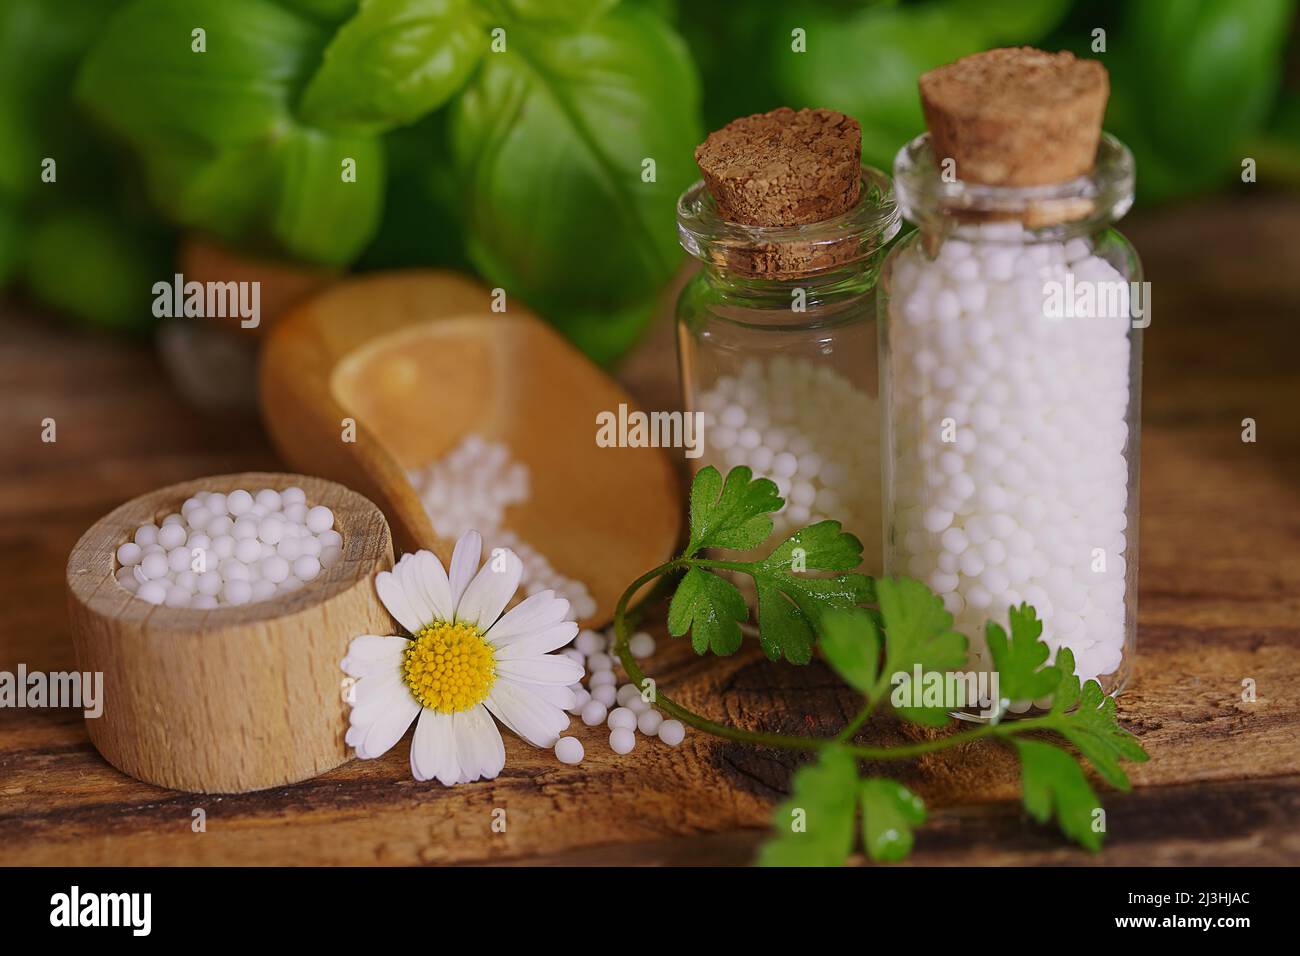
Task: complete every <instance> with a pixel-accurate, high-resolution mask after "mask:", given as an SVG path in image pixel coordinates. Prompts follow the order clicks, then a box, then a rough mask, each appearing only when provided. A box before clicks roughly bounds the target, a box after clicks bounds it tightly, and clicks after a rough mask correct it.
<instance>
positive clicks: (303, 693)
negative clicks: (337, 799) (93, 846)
mask: <svg viewBox="0 0 1300 956" xmlns="http://www.w3.org/2000/svg"><path fill="white" fill-rule="evenodd" d="M292 485H297V486H299V487H301V488H302V489H303V490H304V491H305V492H306V493H307V500H308V501H309V502H311V503H312V504H322V505H325V506H326V507H328V508H330V509H331V510H333V512H334V522H335V523H334V526H335V528H336V529H337V530H338V531H339V533H340V534H342V535H343V556H342V558H341V559H340V560H339V561H338V563H336V564H335V565H333V566H332V567H330V568H328V569H327V570H324V571H322V572H321V574H320V576H319V577H317V578H316V579H315V580H314V581H311V582H309V583H307V584H306V585H305V586H304V587H302V588H300V589H298V590H297V591H293V592H290V593H289V594H287V595H284V596H277V597H275V598H272V599H271V600H269V601H264V602H261V603H258V604H247V605H244V606H242V607H233V608H219V609H216V610H210V611H205V610H199V609H191V608H170V607H166V606H163V605H153V604H149V603H148V602H146V601H143V600H141V599H139V598H137V597H135V596H134V595H133V594H132V593H131V592H129V591H127V590H126V589H125V588H123V587H122V586H121V585H119V584H118V583H117V581H116V579H115V578H114V576H113V572H114V569H115V567H116V560H117V559H116V551H117V548H118V546H119V545H121V544H123V543H124V542H126V541H128V540H130V537H131V535H132V533H133V532H134V530H135V529H136V528H137V527H139V526H140V525H141V524H144V523H146V522H151V521H152V522H158V521H161V520H162V519H163V518H164V517H166V516H167V515H168V514H171V513H173V512H177V511H179V510H180V506H181V504H182V503H183V502H184V501H185V499H186V498H189V497H191V496H192V495H194V494H195V493H196V492H199V491H204V490H208V491H221V492H230V491H233V490H235V489H236V488H244V489H248V490H250V491H256V490H258V489H260V488H275V489H277V490H281V489H284V488H288V487H290V486H292ZM392 566H393V546H392V538H391V536H390V534H389V530H388V524H387V522H386V521H385V520H384V517H383V515H382V514H380V512H379V509H378V508H376V507H375V506H374V505H373V504H371V502H370V501H368V500H366V499H365V498H363V497H362V496H361V495H359V494H357V493H356V492H353V491H349V490H348V489H347V488H344V487H343V486H342V485H337V484H334V483H333V482H330V481H325V480H323V479H320V478H311V477H307V476H305V475H290V474H266V473H261V472H245V473H243V474H237V475H220V476H216V477H212V478H200V479H198V480H196V481H187V482H183V483H181V484H177V485H171V486H169V487H167V488H161V489H159V490H157V491H153V492H150V493H149V494H146V495H141V496H140V497H139V498H136V499H134V500H132V501H129V502H127V503H126V504H124V505H122V506H121V507H120V508H118V509H116V510H115V511H113V512H112V513H111V514H109V515H108V516H106V517H104V518H102V519H100V520H99V521H98V522H96V524H95V525H94V526H93V527H91V529H90V530H89V531H87V532H86V533H85V534H84V535H82V537H81V540H80V541H78V542H77V545H76V547H75V548H73V549H72V554H71V556H70V557H69V558H68V578H67V580H68V606H69V612H70V615H71V619H72V641H73V646H74V648H75V650H76V655H77V667H78V669H79V670H81V671H83V672H84V671H89V672H102V673H103V675H104V707H103V713H102V714H101V716H99V717H98V718H93V719H91V718H88V719H87V720H86V726H87V729H88V731H89V733H90V739H91V741H92V742H93V743H94V745H95V746H96V747H97V748H98V749H99V752H100V753H101V754H103V755H104V758H105V759H106V760H108V762H109V763H111V764H113V766H115V767H117V768H118V769H119V770H121V771H123V772H124V773H128V774H130V775H131V776H133V777H136V778H138V779H140V780H144V781H146V782H148V783H152V784H157V785H158V786H161V787H170V788H172V789H176V790H188V791H196V792H199V793H244V792H247V791H250V790H262V789H265V788H267V787H275V786H280V785H282V784H287V783H295V782H297V781H299V780H306V779H308V778H309V777H314V776H316V775H317V774H320V773H324V772H325V771H327V770H331V769H333V768H334V767H337V766H339V765H340V764H342V763H343V762H345V761H346V760H347V759H348V755H349V754H348V748H347V747H346V746H345V745H344V741H343V737H344V734H345V732H346V730H347V704H346V701H345V689H346V684H345V683H344V674H343V671H342V670H341V669H340V667H339V663H340V661H342V659H343V657H344V656H345V654H346V653H347V648H348V644H349V642H350V641H351V640H352V638H354V637H356V636H357V635H359V634H393V633H396V631H395V625H394V623H393V621H392V618H391V617H390V616H389V614H388V612H387V611H386V610H384V607H383V605H382V604H381V603H380V601H379V599H378V597H377V595H376V594H375V588H374V576H375V574H376V573H377V572H379V571H384V570H387V569H390V568H391V567H392Z"/></svg>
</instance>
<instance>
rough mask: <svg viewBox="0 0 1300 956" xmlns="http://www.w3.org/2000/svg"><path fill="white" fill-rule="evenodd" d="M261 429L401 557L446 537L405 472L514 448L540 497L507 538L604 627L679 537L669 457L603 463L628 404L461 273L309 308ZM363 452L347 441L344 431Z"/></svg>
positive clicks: (293, 319)
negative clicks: (552, 572)
mask: <svg viewBox="0 0 1300 956" xmlns="http://www.w3.org/2000/svg"><path fill="white" fill-rule="evenodd" d="M260 378H261V390H262V416H263V418H264V420H265V421H266V425H267V430H268V431H269V432H270V434H271V437H272V439H273V440H274V442H275V445H276V447H277V449H278V450H279V452H280V454H281V456H282V457H283V458H284V459H285V460H286V461H287V462H289V463H290V464H291V465H292V466H293V467H295V468H299V469H302V470H304V471H311V472H313V473H316V474H321V475H328V476H329V477H331V478H334V479H336V480H339V481H344V482H347V484H348V485H350V486H352V487H354V488H357V489H359V490H360V491H362V492H363V493H365V494H367V495H369V496H371V497H372V498H374V500H375V501H376V502H377V503H378V504H379V506H380V507H381V508H383V510H384V514H385V515H386V516H387V517H388V520H389V521H390V522H391V524H392V527H393V534H394V536H395V538H396V539H397V545H398V547H399V548H401V549H402V550H414V549H418V548H427V549H429V550H430V551H433V552H434V553H436V554H438V555H439V557H441V558H442V560H443V561H444V563H445V562H446V561H448V560H449V559H450V557H451V550H452V546H453V545H454V544H455V542H454V541H450V540H444V539H442V538H440V537H439V536H438V535H437V534H436V533H435V532H434V529H433V525H432V523H431V522H430V521H429V517H428V515H427V514H426V512H425V510H424V505H423V504H422V503H421V501H420V499H419V497H418V496H417V494H416V492H415V489H414V488H413V487H412V485H411V483H410V481H409V480H408V479H407V471H408V470H409V469H416V468H420V467H422V466H425V465H427V464H429V463H430V462H433V461H435V460H437V459H439V458H441V457H442V456H444V455H445V454H447V453H448V452H449V451H451V450H452V449H453V448H455V447H456V446H457V445H458V444H459V443H460V442H461V441H462V440H463V439H464V438H466V437H467V436H468V435H471V434H475V435H479V436H481V437H483V438H485V439H487V440H489V441H496V442H502V443H504V444H505V445H506V446H507V447H509V449H510V454H511V458H512V459H513V460H514V461H518V462H522V463H523V464H525V465H526V466H527V467H528V471H529V475H530V479H529V483H530V492H529V498H528V500H527V501H526V502H522V503H520V504H518V505H515V506H512V507H510V508H508V509H507V510H506V513H505V516H504V520H503V524H504V526H505V527H506V528H507V529H508V530H510V531H513V532H515V533H516V534H517V535H518V536H519V538H520V540H522V541H524V542H527V543H528V544H529V545H531V546H532V547H534V548H536V549H537V550H538V551H539V552H540V553H541V554H543V555H545V556H546V558H547V560H548V561H549V562H550V563H551V565H552V566H553V567H554V568H555V569H556V570H557V571H558V572H560V573H561V574H563V575H564V576H565V577H568V578H571V579H574V580H578V581H581V582H582V583H583V584H585V585H586V587H587V590H588V591H589V592H590V594H591V596H592V598H593V600H594V602H595V605H596V611H595V613H594V614H592V615H590V616H588V617H586V618H584V619H583V620H582V621H581V622H580V623H581V624H583V625H584V626H586V627H599V626H602V625H604V624H605V623H607V622H608V621H609V620H610V618H611V617H612V616H613V612H614V604H615V602H616V601H617V600H618V597H619V595H620V594H621V593H622V592H623V589H624V588H625V587H627V585H628V584H629V583H630V582H631V581H632V580H634V579H635V578H636V577H637V576H638V575H639V574H641V573H642V572H643V571H646V570H647V569H649V568H652V567H654V566H655V565H657V564H660V563H661V562H663V561H666V560H667V559H668V558H669V557H670V556H671V554H672V552H673V548H674V546H675V545H676V543H677V539H678V536H679V534H680V531H681V519H682V506H681V501H682V489H681V488H680V486H679V480H678V477H677V474H676V472H675V471H674V469H673V465H672V462H671V461H670V459H669V452H668V451H667V450H666V449H663V448H602V447H599V446H598V445H597V444H596V432H597V418H596V416H597V414H598V413H600V412H603V411H609V412H613V413H615V414H617V413H618V410H619V406H620V405H626V406H627V408H628V409H629V410H635V408H636V404H635V402H633V400H632V399H631V397H630V396H629V395H628V394H627V393H626V392H625V391H624V390H623V389H622V388H621V387H620V386H619V385H618V383H617V382H615V381H614V380H613V379H612V378H610V377H609V376H608V375H606V374H605V373H604V372H602V371H601V370H600V369H599V368H597V367H596V366H595V365H593V364H592V363H591V362H590V361H589V360H588V359H587V358H586V357H585V356H583V355H582V353H580V352H579V351H578V350H577V349H575V348H574V347H573V346H572V345H571V344H569V342H568V341H566V340H565V339H564V338H563V336H561V335H560V334H559V333H558V332H556V331H555V330H554V329H553V328H551V326H549V325H547V324H546V323H545V322H543V321H542V320H540V319H539V318H537V317H536V316H534V315H533V314H531V313H530V312H529V311H528V310H527V309H526V308H524V307H523V306H520V305H517V304H510V305H509V306H508V309H507V311H506V312H493V311H492V294H491V293H490V292H489V291H488V290H487V289H485V288H483V287H482V286H480V285H478V284H477V283H475V282H472V281H470V280H468V279H466V278H465V277H463V276H460V275H458V274H456V273H452V272H439V271H433V270H409V271H404V272H392V273H377V274H373V275H368V276H362V277H358V278H354V279H350V280H348V281H346V282H341V283H339V284H337V285H334V286H331V287H330V288H329V289H327V290H325V291H323V292H320V293H318V294H317V295H314V296H312V297H311V298H309V299H307V300H306V301H304V302H303V303H301V304H300V305H298V306H297V307H296V308H295V309H293V310H292V311H291V312H290V313H289V314H288V315H286V316H284V318H283V319H282V320H281V321H280V322H279V323H278V324H277V326H276V327H275V329H274V330H272V332H271V334H270V336H269V337H268V340H267V343H266V345H265V347H264V349H263V352H262V368H261V376H260ZM345 419H348V420H351V421H353V422H355V431H356V440H355V441H342V440H340V434H341V425H342V422H343V421H344V420H345Z"/></svg>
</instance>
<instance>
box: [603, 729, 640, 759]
mask: <svg viewBox="0 0 1300 956" xmlns="http://www.w3.org/2000/svg"><path fill="white" fill-rule="evenodd" d="M609 746H610V749H611V750H613V751H614V753H616V754H630V753H631V752H632V748H634V747H635V746H636V734H634V733H632V731H630V730H628V729H627V728H626V727H620V728H618V729H617V730H615V731H614V732H613V733H611V734H610V735H609Z"/></svg>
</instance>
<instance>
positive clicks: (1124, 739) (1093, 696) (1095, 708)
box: [1048, 647, 1151, 790]
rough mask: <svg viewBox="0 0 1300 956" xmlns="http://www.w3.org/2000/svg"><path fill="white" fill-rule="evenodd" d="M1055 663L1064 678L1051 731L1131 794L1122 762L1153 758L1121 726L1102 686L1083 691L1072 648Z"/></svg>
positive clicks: (1110, 781) (1092, 684)
mask: <svg viewBox="0 0 1300 956" xmlns="http://www.w3.org/2000/svg"><path fill="white" fill-rule="evenodd" d="M1056 663H1057V666H1058V667H1060V668H1061V669H1062V670H1064V672H1065V676H1064V677H1063V678H1062V679H1061V682H1060V684H1059V685H1058V686H1057V690H1056V696H1055V697H1054V698H1053V699H1052V710H1051V713H1050V714H1049V715H1048V716H1049V718H1051V721H1052V729H1053V730H1055V731H1056V732H1057V733H1059V734H1060V735H1061V736H1063V737H1064V738H1065V739H1066V740H1068V741H1069V742H1070V743H1072V744H1074V746H1075V747H1076V748H1077V749H1078V751H1079V752H1080V753H1081V754H1083V755H1084V756H1085V757H1086V758H1088V762H1089V763H1091V764H1092V766H1093V767H1094V768H1095V769H1096V771H1097V773H1099V774H1100V775H1101V777H1102V779H1103V780H1105V781H1106V782H1107V783H1108V784H1110V785H1111V786H1112V787H1114V788H1115V789H1117V790H1128V789H1129V786H1130V784H1129V779H1128V774H1126V773H1125V772H1124V769H1123V768H1122V767H1121V766H1120V765H1119V762H1120V761H1121V760H1129V761H1132V762H1133V763H1142V762H1143V761H1146V760H1150V759H1151V758H1150V755H1148V754H1147V752H1146V751H1145V750H1143V749H1142V745H1141V744H1140V743H1138V741H1137V738H1136V737H1134V736H1133V735H1132V734H1131V733H1129V732H1128V731H1127V730H1125V729H1124V728H1123V727H1121V726H1120V725H1119V718H1118V716H1117V709H1116V705H1115V698H1114V697H1110V696H1107V695H1106V694H1104V693H1102V690H1101V685H1099V684H1098V683H1097V682H1096V681H1093V680H1090V681H1088V682H1087V683H1086V684H1084V685H1083V687H1082V689H1081V688H1080V686H1079V678H1078V677H1076V676H1075V675H1074V655H1073V654H1071V653H1070V649H1069V648H1066V647H1063V648H1061V650H1060V651H1058V652H1057V656H1056ZM1076 705H1077V706H1076Z"/></svg>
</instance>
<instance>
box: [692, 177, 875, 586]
mask: <svg viewBox="0 0 1300 956" xmlns="http://www.w3.org/2000/svg"><path fill="white" fill-rule="evenodd" d="M854 169H855V171H856V172H857V173H858V174H859V175H860V186H859V190H858V193H857V194H856V195H857V199H856V201H855V202H854V203H853V204H852V205H851V207H850V208H848V209H846V210H845V211H843V212H841V213H838V214H836V215H834V216H832V217H830V218H828V219H825V220H822V221H817V222H810V223H802V224H795V225H775V226H761V225H752V224H747V223H740V222H736V221H734V220H732V219H729V218H728V216H727V215H726V214H725V213H724V211H723V210H721V209H720V208H719V206H718V204H717V203H716V202H715V200H714V198H713V196H711V194H710V192H709V190H708V188H707V187H706V184H705V182H703V181H701V182H699V183H697V184H696V185H695V186H693V187H692V188H691V189H688V190H687V191H686V192H685V193H684V194H683V195H682V197H681V199H680V200H679V202H678V205H677V223H678V234H679V237H680V238H681V243H682V246H683V247H684V248H685V249H686V250H687V251H688V252H690V253H691V254H692V255H693V256H695V258H697V259H698V260H700V262H701V263H702V266H703V267H702V268H701V269H700V271H699V272H698V273H696V275H695V276H694V277H693V278H692V279H691V280H690V282H689V283H688V284H687V285H686V287H685V288H684V289H683V291H682V293H681V295H680V297H679V299H678V303H677V322H678V358H679V363H680V372H681V380H682V391H683V405H684V408H685V411H686V412H687V413H693V414H695V415H696V417H697V419H698V420H699V421H700V424H701V428H702V435H701V436H700V437H701V439H702V441H701V443H700V446H699V448H698V454H697V455H696V456H695V457H691V458H689V462H690V465H691V466H692V468H693V469H695V470H698V469H700V468H703V467H705V466H707V465H712V466H714V467H716V468H717V469H718V470H719V471H721V472H722V473H723V474H726V473H727V472H728V471H729V470H730V469H732V468H734V467H737V466H740V465H745V466H748V467H749V468H750V469H751V470H752V471H753V473H754V475H755V476H756V477H764V478H770V479H772V480H773V481H774V482H775V483H776V485H777V488H778V490H779V492H780V494H781V496H782V497H783V498H784V499H785V504H784V506H783V507H782V509H781V511H780V512H778V513H777V514H775V515H774V516H773V518H774V532H773V538H774V539H775V540H779V539H781V538H783V537H785V536H786V535H788V534H790V533H792V532H793V531H795V530H797V529H799V528H802V527H805V526H806V525H809V524H812V523H814V522H816V521H821V520H825V519H828V518H831V519H835V520H838V521H840V522H841V523H842V524H843V525H844V528H845V530H846V531H849V532H851V533H852V534H854V535H856V536H857V537H858V538H859V539H860V540H861V541H862V542H863V546H864V547H863V564H862V567H861V570H863V571H864V572H866V573H869V574H875V573H879V571H880V565H881V556H882V553H881V541H882V536H881V525H880V515H881V510H880V409H879V405H878V400H879V394H878V387H877V370H876V347H877V345H876V341H877V336H876V301H875V283H876V278H877V276H878V274H879V269H880V265H881V263H882V261H883V260H884V254H885V250H886V249H887V246H888V243H889V241H890V240H891V239H893V237H894V236H895V235H897V233H898V230H899V228H900V217H899V213H898V210H897V207H896V206H895V204H894V199H893V193H892V189H891V187H890V183H889V177H887V176H885V175H884V174H883V173H881V172H880V171H879V170H875V169H872V168H870V167H867V166H861V165H860V164H855V166H854ZM693 454H694V453H693Z"/></svg>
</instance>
